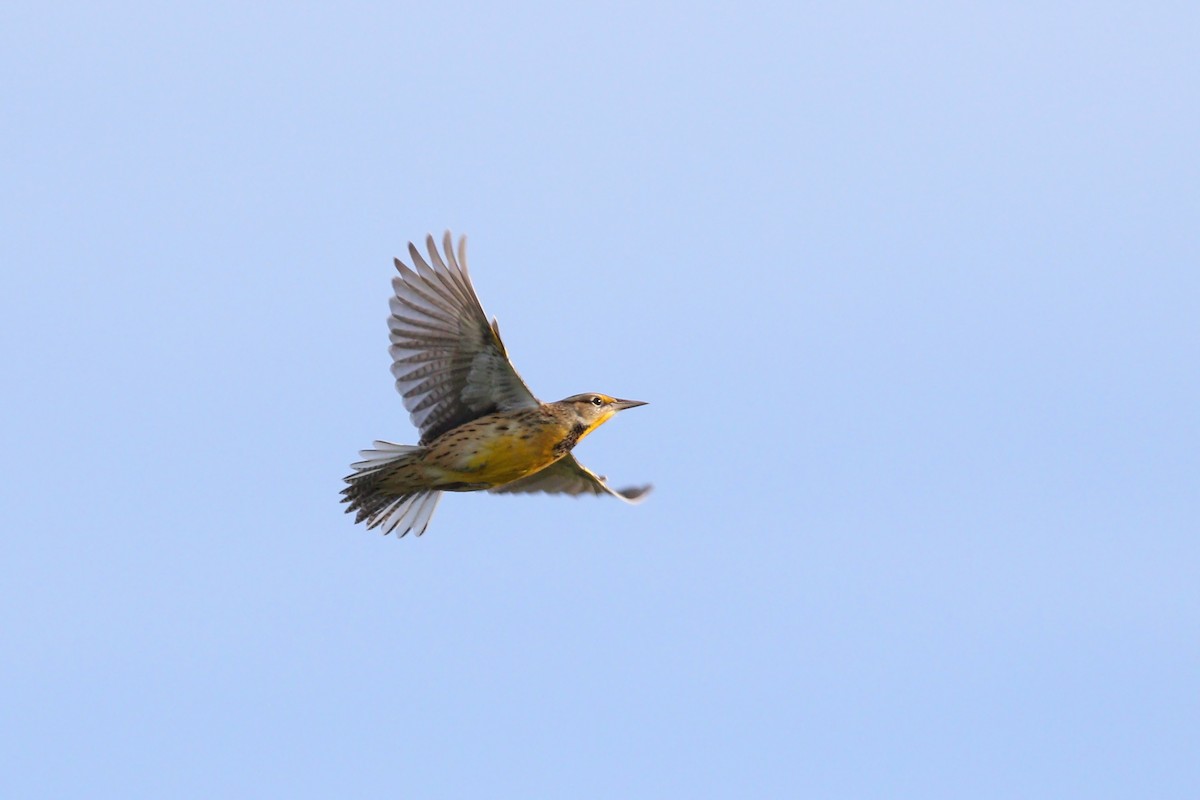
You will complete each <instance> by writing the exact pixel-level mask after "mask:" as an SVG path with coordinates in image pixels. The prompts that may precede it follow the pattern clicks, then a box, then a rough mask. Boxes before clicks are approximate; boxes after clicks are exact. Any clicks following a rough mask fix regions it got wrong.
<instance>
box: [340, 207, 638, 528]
mask: <svg viewBox="0 0 1200 800" xmlns="http://www.w3.org/2000/svg"><path fill="white" fill-rule="evenodd" d="M453 244H454V242H453V239H452V238H451V236H450V232H449V231H446V233H445V236H444V237H443V238H442V252H440V253H439V252H438V249H437V245H436V244H435V243H434V240H433V237H432V236H427V237H426V238H425V246H426V249H427V250H428V251H429V260H428V261H426V260H425V259H424V258H423V257H422V255H421V253H420V251H418V250H417V248H416V246H415V245H414V244H412V243H411V242H409V245H408V253H409V256H410V257H411V260H412V266H411V267H410V266H408V265H406V264H404V263H403V262H402V261H400V259H396V260H395V262H396V270H397V272H399V273H400V274H399V275H398V276H397V277H395V278H393V279H392V288H393V289H394V290H395V294H394V295H393V297H392V298H391V301H390V306H391V315H390V316H389V317H388V328H389V330H390V331H391V341H392V345H391V347H390V348H389V350H388V352H389V353H390V354H391V356H392V375H393V376H394V377H395V379H396V390H397V391H399V392H400V394H401V395H402V396H403V397H404V407H405V408H407V409H408V411H409V414H410V415H411V417H412V421H413V424H414V425H416V427H417V430H419V431H420V433H421V440H420V443H419V444H416V445H406V444H395V443H393V442H384V441H377V442H375V446H374V448H373V449H370V450H363V451H361V453H360V455H361V456H362V458H363V460H362V461H359V462H357V463H355V464H352V465H351V467H352V469H353V470H354V472H353V473H351V474H350V475H347V476H346V478H345V480H346V483H347V484H348V486H346V488H345V489H343V490H342V502H343V503H348V504H349V505H348V506H347V507H346V513H351V512H354V514H355V517H354V521H355V522H362V521H364V520H365V521H366V522H367V528H375V527H380V528H382V530H383V532H384V533H385V534H386V533H390V532H391V531H394V530H397V531H400V533H399V534H398V535H400V536H403V535H405V534H406V533H408V532H409V531H413V532H415V533H416V534H417V535H418V536H420V535H421V534H422V533H424V532H425V529H426V528H427V527H428V526H429V520H430V519H431V518H432V517H433V512H434V509H435V508H437V504H438V500H440V499H441V496H442V492H477V491H484V490H486V491H489V492H493V493H496V494H517V493H529V492H547V493H549V494H568V495H581V494H595V495H612V496H614V497H619V498H621V499H622V500H625V501H628V502H634V501H636V500H638V499H639V498H641V497H642V496H643V495H645V494H646V492H648V491H649V490H650V487H649V486H637V487H631V488H628V489H612V488H610V487H609V485H608V484H607V483H606V482H605V479H604V478H603V477H601V476H599V475H597V474H596V473H594V472H592V471H591V470H589V469H588V468H587V467H585V466H583V465H582V464H580V463H579V462H578V461H577V460H576V459H575V457H574V456H573V455H571V449H572V448H573V447H575V445H576V444H578V443H579V441H580V440H581V439H582V438H583V437H585V436H587V435H588V434H589V433H591V432H592V431H594V430H595V429H596V428H598V427H600V426H601V425H603V424H604V423H605V422H607V421H608V420H609V419H611V418H612V416H613V415H614V414H616V413H617V412H618V411H623V410H624V409H627V408H634V407H636V406H642V405H645V403H643V402H641V401H639V400H619V399H617V398H615V397H611V396H609V395H606V394H600V393H599V392H588V393H586V394H577V395H572V396H571V397H568V398H566V399H565V400H559V401H558V402H556V403H542V402H540V401H539V400H538V399H537V398H536V397H534V396H533V393H532V392H530V391H529V387H528V386H526V385H525V382H524V381H523V380H521V376H520V375H518V374H517V370H516V369H515V368H514V367H513V365H512V362H510V361H509V360H508V353H507V352H506V351H505V349H504V343H503V342H502V341H500V328H499V326H498V325H497V323H496V320H494V319H493V320H492V322H491V323H490V324H489V323H488V319H487V315H486V314H484V312H483V307H482V306H481V305H480V303H479V298H478V297H476V295H475V288H474V287H473V286H472V285H471V277H470V275H469V274H468V273H467V240H466V237H465V236H463V237H460V238H459V240H458V250H457V252H455V249H454V247H453Z"/></svg>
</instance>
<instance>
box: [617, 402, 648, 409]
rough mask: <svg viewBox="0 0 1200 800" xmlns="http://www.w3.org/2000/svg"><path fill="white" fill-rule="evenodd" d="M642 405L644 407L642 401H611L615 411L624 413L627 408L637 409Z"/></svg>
mask: <svg viewBox="0 0 1200 800" xmlns="http://www.w3.org/2000/svg"><path fill="white" fill-rule="evenodd" d="M644 405H646V402H645V401H644V400H613V408H615V409H616V410H617V411H624V410H625V409H627V408H637V407H638V406H644Z"/></svg>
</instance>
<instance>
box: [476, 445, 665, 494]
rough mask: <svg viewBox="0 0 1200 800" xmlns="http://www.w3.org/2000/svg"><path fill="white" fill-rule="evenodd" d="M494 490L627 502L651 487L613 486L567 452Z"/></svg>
mask: <svg viewBox="0 0 1200 800" xmlns="http://www.w3.org/2000/svg"><path fill="white" fill-rule="evenodd" d="M488 491H489V492H493V493H495V494H525V493H532V492H545V493H547V494H570V495H581V494H611V495H612V496H613V497H619V498H621V499H622V500H624V501H626V502H628V503H634V502H637V501H638V500H640V499H641V498H642V497H643V496H644V495H645V494H646V493H647V492H649V491H650V487H649V486H648V485H647V486H630V487H628V488H626V489H613V488H611V487H610V486H609V485H608V483H607V482H605V480H604V478H602V477H600V476H599V475H597V474H596V473H594V472H592V471H591V470H590V469H588V468H587V467H585V466H583V465H582V464H580V463H579V462H578V461H576V460H575V456H573V455H569V454H568V455H567V456H566V457H565V458H560V459H559V460H558V461H555V462H554V463H553V464H551V465H550V466H548V467H546V468H545V469H542V470H539V471H537V472H535V473H533V474H532V475H527V476H526V477H524V478H521V479H520V480H515V481H513V482H512V483H506V484H504V485H503V486H497V487H496V488H495V489H488Z"/></svg>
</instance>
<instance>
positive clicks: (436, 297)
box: [388, 231, 538, 444]
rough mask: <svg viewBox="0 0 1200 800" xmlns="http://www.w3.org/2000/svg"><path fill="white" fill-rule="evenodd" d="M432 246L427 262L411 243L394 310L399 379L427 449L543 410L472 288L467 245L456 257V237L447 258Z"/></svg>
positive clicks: (395, 285)
mask: <svg viewBox="0 0 1200 800" xmlns="http://www.w3.org/2000/svg"><path fill="white" fill-rule="evenodd" d="M425 246H426V249H427V250H428V251H429V256H428V260H426V258H425V256H423V255H422V254H421V252H420V251H419V250H418V249H417V247H416V245H415V244H413V243H412V242H409V245H408V255H409V258H410V261H411V266H410V265H408V264H405V263H404V262H402V261H400V260H399V259H396V262H395V263H396V271H397V273H398V275H397V277H395V278H393V279H392V289H393V290H394V295H393V297H392V298H391V299H390V301H389V303H388V306H389V309H390V311H391V314H390V316H389V317H388V333H389V335H390V338H391V346H390V347H389V348H388V352H389V353H390V354H391V356H392V376H393V377H394V378H395V379H396V390H397V391H398V392H400V395H401V396H402V397H403V398H404V407H405V408H407V409H408V412H409V414H410V415H411V416H412V421H413V424H414V425H416V426H417V429H418V430H419V431H420V432H421V444H428V443H429V442H431V441H433V440H434V439H436V438H437V437H438V436H440V435H442V434H443V433H445V432H446V431H448V430H450V429H451V428H455V427H457V426H459V425H462V424H463V423H464V422H470V421H471V420H473V419H476V418H478V417H481V416H483V415H484V414H490V413H492V412H494V411H508V410H511V409H516V408H530V407H533V406H536V405H537V404H538V401H537V398H536V397H534V396H533V393H532V392H530V391H529V387H528V386H526V385H525V382H524V381H522V380H521V376H520V375H518V374H517V371H516V369H515V368H514V367H513V365H512V363H511V362H510V361H509V360H508V354H507V352H506V351H505V349H504V343H503V342H502V341H501V339H500V332H499V329H498V328H496V327H494V324H489V323H488V318H487V315H486V314H485V313H484V311H483V307H482V305H480V303H479V298H478V296H477V295H476V294H475V288H474V287H473V286H472V285H471V277H470V273H468V272H467V242H466V237H465V236H464V237H460V238H459V240H458V252H457V253H456V252H455V250H454V241H453V239H452V237H451V236H450V232H449V231H446V234H445V236H444V237H443V238H442V249H443V250H444V254H443V253H439V252H438V248H437V245H436V244H435V243H434V240H433V237H432V236H429V237H426V239H425Z"/></svg>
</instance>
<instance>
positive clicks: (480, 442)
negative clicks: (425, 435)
mask: <svg viewBox="0 0 1200 800" xmlns="http://www.w3.org/2000/svg"><path fill="white" fill-rule="evenodd" d="M570 432H571V429H570V426H569V425H566V424H564V423H563V422H561V421H560V420H558V419H555V418H552V417H548V416H544V415H538V414H529V413H526V414H489V415H488V416H485V417H480V418H479V419H477V420H473V421H472V422H468V423H466V424H464V425H460V426H459V427H457V428H454V429H453V430H450V431H447V432H446V433H445V434H443V435H442V436H440V437H438V438H437V439H436V440H435V441H434V442H432V443H431V444H430V445H429V451H428V452H427V453H426V455H425V459H424V462H425V464H426V466H427V468H428V470H429V472H430V477H431V478H433V479H434V480H435V481H437V482H445V483H447V484H466V485H471V486H485V487H491V486H500V485H502V484H505V483H510V482H511V481H515V480H517V479H519V478H523V477H525V476H526V475H530V474H532V473H534V472H537V471H538V470H540V469H543V468H545V467H547V466H549V465H550V464H553V463H554V462H555V461H557V460H558V459H560V458H562V457H563V456H564V455H565V454H566V452H567V451H566V450H564V449H561V448H560V445H561V443H562V442H563V440H564V439H566V438H567V437H568V435H569V434H570Z"/></svg>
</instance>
